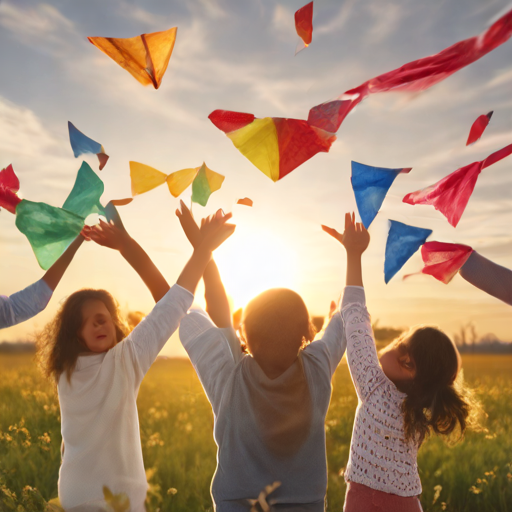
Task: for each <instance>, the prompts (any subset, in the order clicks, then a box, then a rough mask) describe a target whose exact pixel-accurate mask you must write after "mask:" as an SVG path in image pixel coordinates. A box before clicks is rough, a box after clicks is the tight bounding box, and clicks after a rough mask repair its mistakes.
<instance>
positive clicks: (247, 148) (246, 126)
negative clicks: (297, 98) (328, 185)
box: [208, 110, 336, 181]
mask: <svg viewBox="0 0 512 512" xmlns="http://www.w3.org/2000/svg"><path fill="white" fill-rule="evenodd" d="M208 118H209V119H210V121H211V122H212V123H213V124H214V125H215V126H216V127H217V128H219V129H220V130H222V131H223V132H224V133H225V134H226V135H227V136H228V137H229V138H230V139H231V141H232V142H233V144H234V145H235V147H236V148H237V149H238V151H240V153H242V155H244V156H245V157H246V158H247V159H249V160H250V161H251V162H252V163H253V164H254V165H255V166H256V167H257V168H258V169H259V170H260V171H261V172H262V173H264V174H266V175H267V176H268V177H269V178H270V179H271V180H273V181H277V180H280V179H281V178H283V177H284V176H286V175H287V174H289V173H290V172H292V171H293V170H294V169H296V168H297V167H298V166H299V165H301V164H303V163H304V162H306V161H307V160H309V159H310V158H311V157H312V156H314V155H316V154H317V153H318V152H320V151H323V152H328V151H329V148H330V147H331V144H332V143H333V142H334V141H335V140H336V136H335V135H334V134H333V133H329V132H326V131H325V130H322V129H321V128H317V127H315V126H311V125H310V124H309V123H308V122H307V121H303V120H301V119H284V118H281V117H265V118H263V119H258V118H256V117H254V115H253V114H246V113H243V112H231V111H228V110H215V111H213V112H212V113H211V114H210V115H209V116H208Z"/></svg>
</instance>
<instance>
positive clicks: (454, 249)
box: [404, 242, 473, 284]
mask: <svg viewBox="0 0 512 512" xmlns="http://www.w3.org/2000/svg"><path fill="white" fill-rule="evenodd" d="M472 252H473V249H472V248H471V247H469V246H468V245H463V244H447V243H444V242H425V243H424V244H423V246H422V248H421V257H422V258H423V263H424V264H425V266H424V267H423V269H422V270H421V271H420V272H419V274H428V275H431V276H433V277H435V278H436V279H437V280H438V281H441V282H443V283H444V284H448V283H449V282H450V281H451V280H452V279H453V277H454V276H455V274H456V273H457V272H458V271H459V270H460V268H461V267H462V265H464V263H466V261H467V259H468V258H469V257H470V256H471V253H472ZM411 275H414V274H408V275H406V276H404V279H405V278H407V277H409V276H411Z"/></svg>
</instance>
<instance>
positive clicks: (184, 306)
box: [155, 284, 194, 312]
mask: <svg viewBox="0 0 512 512" xmlns="http://www.w3.org/2000/svg"><path fill="white" fill-rule="evenodd" d="M192 302H194V296H193V295H192V294H191V293H190V292H189V291H188V290H186V289H185V288H183V287H181V286H180V285H179V284H175V285H173V286H171V288H170V290H169V291H168V292H167V293H166V294H165V295H164V296H163V297H162V298H161V299H160V300H159V301H158V302H157V304H156V306H155V307H157V306H158V305H160V304H166V305H167V304H172V305H173V306H174V307H175V308H177V309H180V310H183V312H186V311H187V310H188V308H189V307H190V306H191V305H192Z"/></svg>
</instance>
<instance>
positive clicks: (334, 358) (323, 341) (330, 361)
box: [304, 286, 365, 379]
mask: <svg viewBox="0 0 512 512" xmlns="http://www.w3.org/2000/svg"><path fill="white" fill-rule="evenodd" d="M355 301H362V303H363V304H364V303H365V298H364V289H363V288H362V287H361V286H347V287H346V288H345V293H344V295H343V301H342V305H345V304H348V303H349V302H355ZM346 347H347V338H346V335H345V326H344V325H343V319H342V318H341V313H340V310H339V306H338V309H337V310H336V311H335V312H334V314H333V315H332V318H331V320H330V321H329V325H328V326H327V327H326V329H325V331H324V334H323V336H322V338H320V339H319V340H315V341H313V342H312V343H310V344H309V345H308V346H307V347H306V348H305V349H304V350H305V352H307V353H308V354H309V355H312V356H314V357H315V358H316V359H317V360H318V361H319V363H320V364H321V366H322V367H323V368H325V369H326V371H327V376H328V377H329V379H330V378H332V376H333V374H334V372H335V371H336V368H337V367H338V365H339V363H340V361H341V358H342V357H343V354H344V353H345V349H346Z"/></svg>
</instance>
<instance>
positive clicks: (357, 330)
mask: <svg viewBox="0 0 512 512" xmlns="http://www.w3.org/2000/svg"><path fill="white" fill-rule="evenodd" d="M322 228H323V230H324V231H325V232H326V233H328V234H330V235H331V236H333V237H334V238H336V240H338V241H339V242H340V243H341V244H342V245H343V246H344V247H345V249H346V251H347V278H346V284H347V286H346V288H345V292H344V294H343V302H342V310H341V316H342V319H343V324H344V326H345V336H346V339H347V361H348V365H349V369H350V374H351V376H352V381H353V382H354V387H355V388H356V391H357V394H358V396H359V398H360V399H361V400H365V399H366V398H367V397H368V396H369V395H370V394H371V393H372V391H373V389H374V388H375V386H377V385H378V384H379V383H380V382H382V379H383V377H384V372H383V371H382V368H381V367H380V364H379V358H378V355H377V348H376V346H375V340H374V337H373V332H372V326H371V321H370V315H369V314H368V310H367V309H366V304H365V302H366V299H365V295H364V289H363V275H362V264H361V257H362V254H363V252H364V251H365V250H366V248H367V247H368V243H369V242H370V235H369V233H368V231H366V229H365V228H364V226H363V225H362V224H361V223H356V222H355V215H354V214H352V215H350V213H347V214H346V215H345V231H344V232H343V234H341V233H338V231H336V230H335V229H332V228H328V227H327V226H322Z"/></svg>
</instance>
